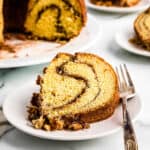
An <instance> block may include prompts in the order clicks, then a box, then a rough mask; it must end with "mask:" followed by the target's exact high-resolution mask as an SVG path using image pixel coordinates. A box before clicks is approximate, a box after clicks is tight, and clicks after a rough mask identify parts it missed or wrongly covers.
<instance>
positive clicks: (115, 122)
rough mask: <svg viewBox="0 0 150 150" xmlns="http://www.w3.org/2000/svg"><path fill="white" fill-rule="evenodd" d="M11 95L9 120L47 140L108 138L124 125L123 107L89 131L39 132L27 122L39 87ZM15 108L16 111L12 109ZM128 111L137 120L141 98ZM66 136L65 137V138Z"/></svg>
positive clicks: (6, 112) (5, 107)
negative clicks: (33, 98) (34, 94)
mask: <svg viewBox="0 0 150 150" xmlns="http://www.w3.org/2000/svg"><path fill="white" fill-rule="evenodd" d="M14 91H15V92H12V93H10V94H9V96H8V97H7V98H6V100H5V102H4V105H3V111H4V115H5V116H6V118H7V120H8V121H9V122H10V123H11V124H12V125H13V126H15V127H16V128H18V129H20V130H21V131H23V132H25V133H28V134H30V135H34V136H37V137H40V138H45V139H54V140H63V141H65V140H68V141H71V140H87V139H93V138H98V137H104V136H108V135H110V134H113V133H115V132H117V131H118V130H119V129H120V128H121V124H122V109H121V105H120V106H119V107H118V108H117V109H116V112H115V113H114V115H113V116H112V117H110V118H109V119H106V120H104V121H100V122H98V123H93V124H91V127H90V128H89V129H84V130H80V131H52V132H47V131H43V130H37V129H34V128H33V127H31V126H29V122H28V120H27V116H28V114H27V106H29V104H30V100H31V98H32V94H33V93H35V92H39V87H38V86H37V85H35V84H33V83H31V84H29V85H26V84H25V85H23V86H22V87H21V88H19V89H18V90H15V89H14ZM12 108H15V109H12ZM128 110H129V112H130V115H131V119H132V120H135V118H137V116H138V114H139V112H140V110H141V102H140V99H139V97H136V98H135V99H132V100H130V101H129V102H128ZM64 135H65V136H64Z"/></svg>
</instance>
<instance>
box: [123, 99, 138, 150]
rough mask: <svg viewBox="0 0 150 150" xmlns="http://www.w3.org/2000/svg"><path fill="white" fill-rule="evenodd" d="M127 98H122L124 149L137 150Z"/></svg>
mask: <svg viewBox="0 0 150 150" xmlns="http://www.w3.org/2000/svg"><path fill="white" fill-rule="evenodd" d="M126 103H127V99H126V98H123V99H122V107H123V130H124V144H125V150H138V144H137V141H136V136H135V132H134V129H133V125H132V121H131V119H130V115H129V112H128V110H127V105H126Z"/></svg>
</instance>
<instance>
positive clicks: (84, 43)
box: [0, 15, 102, 68]
mask: <svg viewBox="0 0 150 150" xmlns="http://www.w3.org/2000/svg"><path fill="white" fill-rule="evenodd" d="M101 34H102V26H101V24H99V23H98V22H97V21H96V19H95V18H94V17H92V16H90V15H88V20H87V24H86V26H85V27H84V28H83V29H82V31H81V33H80V35H79V36H77V37H75V38H74V39H72V40H71V41H69V42H68V43H67V44H65V45H60V44H58V43H54V42H43V41H42V42H41V41H38V42H35V41H34V42H35V43H32V42H31V43H30V44H29V43H28V42H27V43H26V42H24V41H23V42H24V43H22V44H23V48H22V47H19V48H22V49H21V50H19V52H17V54H16V55H17V57H16V58H9V59H2V60H0V68H12V67H22V66H29V65H36V64H41V63H46V62H49V61H50V60H51V58H53V57H54V55H56V53H58V52H69V53H74V52H77V51H85V50H87V49H88V48H89V47H91V46H92V45H93V44H94V43H95V42H96V41H97V40H99V39H100V36H101ZM8 42H9V43H13V44H17V43H19V42H20V41H17V40H16V41H13V40H12V41H8ZM21 42H22V41H21ZM24 45H26V47H24ZM1 55H3V54H1V52H0V56H1ZM10 57H12V56H11V55H10Z"/></svg>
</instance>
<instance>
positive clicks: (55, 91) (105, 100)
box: [28, 53, 119, 130]
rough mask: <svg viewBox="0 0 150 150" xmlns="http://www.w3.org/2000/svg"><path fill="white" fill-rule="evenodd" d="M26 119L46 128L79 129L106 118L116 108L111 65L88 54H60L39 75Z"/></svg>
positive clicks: (116, 88) (116, 98)
mask: <svg viewBox="0 0 150 150" xmlns="http://www.w3.org/2000/svg"><path fill="white" fill-rule="evenodd" d="M38 84H39V85H40V93H36V94H34V95H33V98H32V101H31V106H30V108H29V110H28V111H29V120H30V121H31V122H32V125H33V126H34V127H35V128H41V129H46V130H55V129H59V130H60V129H73V130H77V129H81V128H85V127H87V126H86V123H90V122H95V121H99V120H103V119H106V118H108V117H109V116H111V115H112V114H113V112H114V111H115V108H116V107H117V104H118V101H119V97H118V83H117V77H116V74H115V72H114V70H113V68H112V67H111V66H110V65H109V64H108V63H107V62H105V61H104V60H103V59H102V58H100V57H98V56H96V55H93V54H88V53H76V54H75V55H71V54H66V53H59V54H58V55H57V56H56V57H55V58H54V59H53V60H52V61H51V63H50V64H49V66H48V67H47V68H46V69H45V70H44V74H43V75H42V76H41V77H40V78H38Z"/></svg>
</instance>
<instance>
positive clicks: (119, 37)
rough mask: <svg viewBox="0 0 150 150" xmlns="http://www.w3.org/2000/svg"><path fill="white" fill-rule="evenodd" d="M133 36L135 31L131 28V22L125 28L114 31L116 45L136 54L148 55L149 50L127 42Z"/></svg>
mask: <svg viewBox="0 0 150 150" xmlns="http://www.w3.org/2000/svg"><path fill="white" fill-rule="evenodd" d="M133 37H135V32H134V29H133V23H132V22H130V23H129V24H128V25H127V26H126V27H125V28H122V29H121V30H120V31H119V32H117V33H116V36H115V39H116V42H117V43H118V45H119V46H120V47H122V49H121V50H126V51H128V52H131V53H134V54H137V55H141V56H146V57H150V51H148V50H145V49H143V48H141V47H138V46H135V45H134V44H132V43H131V42H129V39H131V38H133Z"/></svg>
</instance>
